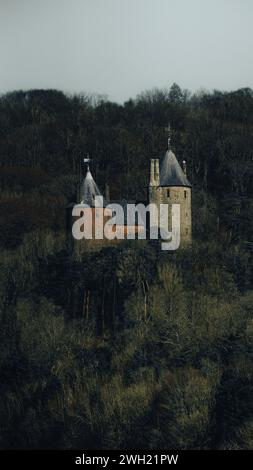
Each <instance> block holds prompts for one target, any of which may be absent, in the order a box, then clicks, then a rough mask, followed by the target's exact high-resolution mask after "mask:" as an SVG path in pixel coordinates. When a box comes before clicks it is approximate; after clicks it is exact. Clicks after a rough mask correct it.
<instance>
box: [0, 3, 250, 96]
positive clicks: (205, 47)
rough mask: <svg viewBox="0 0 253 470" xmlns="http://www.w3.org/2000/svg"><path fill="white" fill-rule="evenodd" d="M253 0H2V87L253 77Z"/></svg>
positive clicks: (124, 85) (114, 91)
mask: <svg viewBox="0 0 253 470" xmlns="http://www.w3.org/2000/svg"><path fill="white" fill-rule="evenodd" d="M252 24H253V0H0V57H1V65H0V93H3V92H6V91H11V90H15V89H29V88H57V89H61V90H63V91H67V92H95V93H99V94H107V95H108V97H109V98H110V99H111V100H115V101H118V102H123V101H124V100H126V99H128V98H130V97H135V96H136V94H138V93H140V92H141V91H144V90H146V89H151V88H153V87H159V88H164V87H168V86H170V85H171V84H172V83H173V82H177V83H178V84H179V85H180V86H181V87H183V88H189V89H190V90H192V91H195V90H197V89H199V88H201V87H204V88H207V89H210V90H212V89H213V88H217V89H222V90H225V89H226V90H231V89H237V88H240V87H246V86H249V87H253V60H252V51H253V32H252Z"/></svg>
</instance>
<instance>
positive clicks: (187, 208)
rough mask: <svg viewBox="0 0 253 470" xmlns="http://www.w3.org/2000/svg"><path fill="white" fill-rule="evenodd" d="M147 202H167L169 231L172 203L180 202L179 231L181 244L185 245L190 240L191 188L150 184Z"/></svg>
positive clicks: (189, 242)
mask: <svg viewBox="0 0 253 470" xmlns="http://www.w3.org/2000/svg"><path fill="white" fill-rule="evenodd" d="M149 202H150V203H155V204H157V205H158V208H159V204H168V205H169V207H168V211H169V214H168V221H169V227H168V228H169V230H170V231H171V211H172V204H180V233H181V246H187V245H189V244H191V241H192V209H191V207H192V197H191V188H189V187H184V186H182V187H180V186H170V187H163V186H150V187H149Z"/></svg>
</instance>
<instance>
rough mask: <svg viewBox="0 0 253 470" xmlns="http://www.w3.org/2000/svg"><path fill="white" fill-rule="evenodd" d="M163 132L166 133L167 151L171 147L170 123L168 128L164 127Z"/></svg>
mask: <svg viewBox="0 0 253 470" xmlns="http://www.w3.org/2000/svg"><path fill="white" fill-rule="evenodd" d="M165 131H166V132H168V150H170V146H171V126H170V122H169V124H168V127H165Z"/></svg>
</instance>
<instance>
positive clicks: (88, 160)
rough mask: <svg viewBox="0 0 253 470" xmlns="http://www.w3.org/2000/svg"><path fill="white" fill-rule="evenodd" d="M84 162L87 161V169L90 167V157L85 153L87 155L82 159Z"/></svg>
mask: <svg viewBox="0 0 253 470" xmlns="http://www.w3.org/2000/svg"><path fill="white" fill-rule="evenodd" d="M83 161H84V163H87V171H89V169H90V167H89V162H90V161H91V158H90V156H89V154H88V153H87V157H86V158H84V159H83Z"/></svg>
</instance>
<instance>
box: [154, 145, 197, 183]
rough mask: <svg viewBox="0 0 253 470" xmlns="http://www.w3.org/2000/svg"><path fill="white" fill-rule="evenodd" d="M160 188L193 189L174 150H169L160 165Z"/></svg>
mask: <svg viewBox="0 0 253 470" xmlns="http://www.w3.org/2000/svg"><path fill="white" fill-rule="evenodd" d="M160 186H187V187H191V183H190V182H189V181H188V179H187V177H186V175H185V173H184V172H183V170H182V168H181V166H180V165H179V163H178V161H177V158H176V155H175V154H174V153H173V152H172V150H167V152H166V154H165V156H164V158H163V160H162V162H161V163H160Z"/></svg>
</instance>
